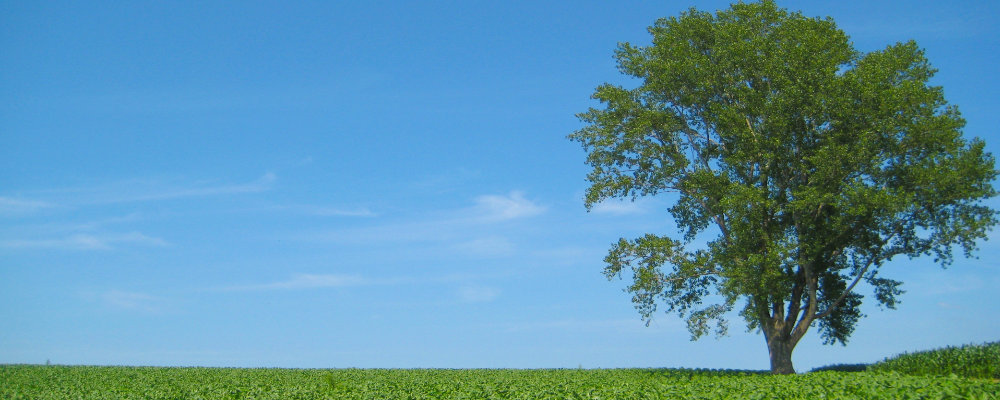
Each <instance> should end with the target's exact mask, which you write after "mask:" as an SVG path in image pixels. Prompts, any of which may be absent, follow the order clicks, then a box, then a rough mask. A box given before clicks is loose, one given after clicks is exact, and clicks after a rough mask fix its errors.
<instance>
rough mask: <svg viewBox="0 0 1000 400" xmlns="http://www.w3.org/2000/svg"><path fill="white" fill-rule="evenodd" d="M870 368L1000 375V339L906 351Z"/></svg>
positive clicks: (970, 374)
mask: <svg viewBox="0 0 1000 400" xmlns="http://www.w3.org/2000/svg"><path fill="white" fill-rule="evenodd" d="M869 370H871V371H876V372H887V371H894V372H899V373H902V374H910V375H938V376H948V375H951V374H955V375H957V376H961V377H965V378H983V379H1000V342H992V343H984V344H981V345H972V344H969V345H965V346H958V347H945V348H942V349H936V350H928V351H920V352H915V353H904V354H900V355H898V356H895V357H891V358H887V359H885V360H883V361H881V362H878V363H876V364H874V365H872V366H871V367H869Z"/></svg>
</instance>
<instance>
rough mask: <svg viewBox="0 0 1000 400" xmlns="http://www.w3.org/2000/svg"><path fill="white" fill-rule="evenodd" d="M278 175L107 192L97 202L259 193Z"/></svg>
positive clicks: (275, 179) (269, 188)
mask: <svg viewBox="0 0 1000 400" xmlns="http://www.w3.org/2000/svg"><path fill="white" fill-rule="evenodd" d="M277 179H278V177H277V175H275V174H274V173H273V172H267V173H265V174H264V175H261V176H260V177H259V178H257V179H256V180H254V181H253V182H248V183H242V184H224V185H210V186H201V185H192V186H188V187H155V186H154V187H151V188H149V189H147V190H146V192H145V193H139V194H135V195H116V194H115V193H113V192H112V193H109V194H107V195H106V196H104V197H102V198H99V199H98V200H97V201H95V202H97V203H125V202H135V201H155V200H170V199H178V198H187V197H206V196H221V195H231V194H244V193H259V192H264V191H268V190H271V188H272V187H273V186H274V182H275V181H277Z"/></svg>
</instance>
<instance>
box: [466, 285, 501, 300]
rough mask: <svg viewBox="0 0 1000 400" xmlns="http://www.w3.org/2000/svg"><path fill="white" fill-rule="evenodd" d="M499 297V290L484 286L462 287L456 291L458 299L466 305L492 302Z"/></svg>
mask: <svg viewBox="0 0 1000 400" xmlns="http://www.w3.org/2000/svg"><path fill="white" fill-rule="evenodd" d="M499 295H500V290H499V289H496V288H491V287H485V286H463V287H461V288H459V289H458V297H459V298H461V299H462V301H464V302H467V303H484V302H489V301H493V300H495V299H496V298H497V296H499Z"/></svg>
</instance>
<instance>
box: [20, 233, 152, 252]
mask: <svg viewBox="0 0 1000 400" xmlns="http://www.w3.org/2000/svg"><path fill="white" fill-rule="evenodd" d="M121 244H129V245H141V246H154V247H164V246H169V245H170V243H169V242H167V241H166V240H163V239H160V238H156V237H151V236H147V235H144V234H142V233H140V232H129V233H119V234H105V235H96V234H75V235H70V236H67V237H62V238H56V239H11V240H3V241H0V247H5V248H10V249H40V250H111V249H114V248H115V247H116V245H121Z"/></svg>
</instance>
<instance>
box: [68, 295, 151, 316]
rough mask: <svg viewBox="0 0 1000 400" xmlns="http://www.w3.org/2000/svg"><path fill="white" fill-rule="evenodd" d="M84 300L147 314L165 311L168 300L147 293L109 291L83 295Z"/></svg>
mask: <svg viewBox="0 0 1000 400" xmlns="http://www.w3.org/2000/svg"><path fill="white" fill-rule="evenodd" d="M81 295H82V296H83V298H85V299H87V300H90V301H96V302H98V303H101V304H104V305H105V306H107V307H110V308H116V309H120V310H127V311H140V312H145V313H158V312H161V311H163V310H164V306H165V305H166V300H165V299H163V298H160V297H156V296H152V295H149V294H146V293H139V292H127V291H122V290H108V291H105V292H102V293H92V292H90V293H82V294H81Z"/></svg>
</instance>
